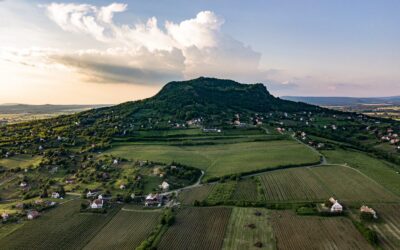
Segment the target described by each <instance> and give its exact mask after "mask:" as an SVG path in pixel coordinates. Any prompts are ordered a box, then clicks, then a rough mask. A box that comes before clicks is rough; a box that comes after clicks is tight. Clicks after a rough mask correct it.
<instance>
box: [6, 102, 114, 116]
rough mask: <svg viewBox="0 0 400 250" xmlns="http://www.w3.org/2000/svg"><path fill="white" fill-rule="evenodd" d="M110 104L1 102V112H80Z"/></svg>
mask: <svg viewBox="0 0 400 250" xmlns="http://www.w3.org/2000/svg"><path fill="white" fill-rule="evenodd" d="M107 106H110V105H94V104H92V105H51V104H44V105H30V104H18V103H5V104H0V114H23V113H29V114H51V113H60V112H78V111H83V110H87V109H93V108H101V107H107Z"/></svg>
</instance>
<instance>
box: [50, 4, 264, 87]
mask: <svg viewBox="0 0 400 250" xmlns="http://www.w3.org/2000/svg"><path fill="white" fill-rule="evenodd" d="M127 7H128V6H127V5H126V4H121V3H112V4H110V5H108V6H102V7H98V6H94V5H90V4H74V3H51V4H49V5H45V6H44V8H45V10H46V14H47V16H48V17H49V18H50V19H51V20H52V21H53V22H54V23H55V24H57V25H58V26H59V27H60V28H61V29H62V30H64V31H66V32H72V33H78V34H86V35H89V36H91V37H92V38H93V39H95V40H96V41H97V42H98V43H100V44H101V45H104V46H105V47H107V49H103V50H99V49H91V50H84V51H75V52H69V53H62V52H59V53H50V54H48V55H46V57H47V59H48V60H47V61H50V62H51V63H58V64H61V65H63V66H65V67H68V68H72V69H74V70H76V71H77V72H79V73H80V74H81V75H82V76H83V77H84V78H85V79H87V80H88V81H96V82H104V83H139V84H145V83H164V82H165V81H168V80H176V79H183V78H192V77H196V76H199V75H208V76H216V77H230V78H232V77H239V78H240V77H241V76H243V75H252V74H255V75H257V74H259V73H260V72H259V69H258V65H259V61H260V56H261V55H260V54H259V53H257V52H255V51H253V50H252V49H251V48H250V47H248V46H245V45H244V44H243V43H242V42H240V41H238V40H236V39H234V38H232V37H230V36H229V35H226V34H224V33H223V32H222V31H221V28H222V26H223V24H224V20H223V19H222V18H220V17H219V16H217V15H216V14H214V13H213V12H212V11H201V12H199V13H198V14H197V15H196V16H195V17H194V18H192V19H188V20H183V21H181V22H180V23H174V22H170V21H166V22H165V24H164V25H163V26H162V27H160V25H159V24H158V21H157V18H156V17H152V18H149V19H148V20H147V21H146V22H139V23H135V24H133V25H127V24H122V25H121V24H116V23H115V22H114V19H113V18H114V15H115V14H117V13H120V12H124V11H126V10H127Z"/></svg>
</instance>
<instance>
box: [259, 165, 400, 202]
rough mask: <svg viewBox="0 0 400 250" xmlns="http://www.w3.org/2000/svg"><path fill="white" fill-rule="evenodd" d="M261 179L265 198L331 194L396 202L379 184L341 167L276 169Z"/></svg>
mask: <svg viewBox="0 0 400 250" xmlns="http://www.w3.org/2000/svg"><path fill="white" fill-rule="evenodd" d="M260 178H261V182H262V185H263V188H264V195H265V199H266V200H267V201H278V202H279V201H322V200H325V199H327V198H329V197H330V196H335V197H336V198H337V199H339V200H342V201H346V202H393V201H399V198H398V197H397V196H395V195H393V194H392V193H390V192H389V191H387V190H386V189H385V188H383V187H382V186H381V185H379V184H377V183H376V182H374V181H372V180H371V179H369V178H368V177H366V176H364V175H362V174H361V173H359V172H357V171H356V170H354V169H351V168H348V167H343V166H321V167H312V168H297V169H285V170H278V171H274V172H270V173H266V174H264V175H262V176H261V177H260ZM349 190H351V192H350V191H349Z"/></svg>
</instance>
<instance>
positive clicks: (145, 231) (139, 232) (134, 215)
mask: <svg viewBox="0 0 400 250" xmlns="http://www.w3.org/2000/svg"><path fill="white" fill-rule="evenodd" d="M160 217H161V210H135V209H130V208H129V206H125V207H124V208H122V209H121V210H120V211H119V212H118V213H117V214H116V215H115V216H114V218H113V219H112V220H111V221H110V222H109V223H108V224H107V225H106V226H105V227H103V229H102V230H101V231H100V232H99V233H98V234H97V235H96V236H95V237H94V238H93V239H92V240H91V241H90V242H89V244H87V245H86V247H85V248H84V249H86V250H89V249H134V248H135V247H137V246H139V245H140V243H141V242H142V241H143V240H145V239H146V238H147V236H148V235H149V234H150V232H151V231H152V230H153V229H154V228H155V226H156V225H157V224H158V222H159V219H160ZM105 239H106V240H105Z"/></svg>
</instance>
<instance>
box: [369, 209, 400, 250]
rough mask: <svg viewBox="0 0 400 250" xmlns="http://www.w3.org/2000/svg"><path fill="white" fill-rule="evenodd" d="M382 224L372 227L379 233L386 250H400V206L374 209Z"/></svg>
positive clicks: (374, 224)
mask: <svg viewBox="0 0 400 250" xmlns="http://www.w3.org/2000/svg"><path fill="white" fill-rule="evenodd" d="M374 208H376V210H377V212H378V216H379V217H381V219H382V220H383V221H382V222H378V223H373V224H372V225H370V227H372V228H373V229H374V230H375V231H376V232H377V233H378V237H379V240H380V243H381V244H382V246H383V248H384V249H400V213H399V211H400V205H380V206H376V207H374Z"/></svg>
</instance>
